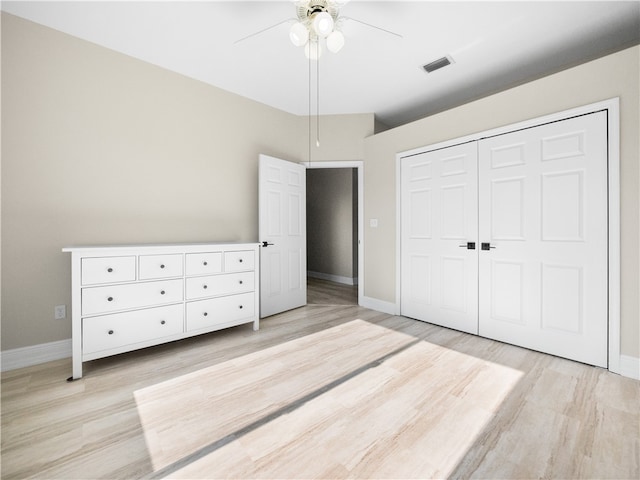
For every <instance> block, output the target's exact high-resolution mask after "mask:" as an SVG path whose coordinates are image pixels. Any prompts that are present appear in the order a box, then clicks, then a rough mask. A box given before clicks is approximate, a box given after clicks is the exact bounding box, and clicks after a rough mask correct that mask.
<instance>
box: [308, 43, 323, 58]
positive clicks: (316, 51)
mask: <svg viewBox="0 0 640 480" xmlns="http://www.w3.org/2000/svg"><path fill="white" fill-rule="evenodd" d="M304 54H305V55H306V57H307V58H308V59H310V60H318V59H319V58H320V57H321V56H322V46H321V45H320V43H319V42H318V41H317V40H316V41H315V42H309V43H307V44H306V45H305V46H304Z"/></svg>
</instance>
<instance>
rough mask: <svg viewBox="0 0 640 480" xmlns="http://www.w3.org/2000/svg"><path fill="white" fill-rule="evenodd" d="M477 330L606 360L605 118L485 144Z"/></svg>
mask: <svg viewBox="0 0 640 480" xmlns="http://www.w3.org/2000/svg"><path fill="white" fill-rule="evenodd" d="M478 170H479V171H478V175H479V185H480V188H479V200H480V201H479V207H480V211H479V220H480V222H479V224H480V230H479V234H480V235H479V242H486V243H489V244H490V247H491V249H490V250H482V249H481V250H479V269H480V284H479V300H480V303H479V333H480V335H482V336H484V337H489V338H493V339H496V340H500V341H503V342H507V343H512V344H516V345H520V346H523V347H527V348H531V349H534V350H538V351H542V352H546V353H550V354H554V355H558V356H561V357H565V358H570V359H573V360H577V361H580V362H584V363H589V364H592V365H597V366H601V367H606V366H607V328H608V327H607V321H608V317H607V265H608V263H607V198H608V197H607V116H606V113H605V112H598V113H594V114H589V115H584V116H581V117H576V118H572V119H568V120H564V121H560V122H555V123H551V124H547V125H542V126H539V127H535V128H529V129H526V130H521V131H517V132H513V133H509V134H505V135H500V136H496V137H493V138H488V139H484V140H481V141H480V142H479V169H478Z"/></svg>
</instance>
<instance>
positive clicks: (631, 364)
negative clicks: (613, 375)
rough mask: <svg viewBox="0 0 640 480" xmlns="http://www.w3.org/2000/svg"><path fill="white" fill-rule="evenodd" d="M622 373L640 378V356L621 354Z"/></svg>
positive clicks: (625, 375) (624, 375)
mask: <svg viewBox="0 0 640 480" xmlns="http://www.w3.org/2000/svg"><path fill="white" fill-rule="evenodd" d="M620 375H622V376H623V377H629V378H635V379H636V380H640V358H636V357H631V356H629V355H620Z"/></svg>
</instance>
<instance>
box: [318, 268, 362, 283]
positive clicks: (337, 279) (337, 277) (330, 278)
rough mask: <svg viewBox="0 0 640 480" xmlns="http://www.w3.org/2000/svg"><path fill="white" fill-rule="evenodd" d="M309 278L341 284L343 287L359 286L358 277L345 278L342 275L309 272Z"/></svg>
mask: <svg viewBox="0 0 640 480" xmlns="http://www.w3.org/2000/svg"><path fill="white" fill-rule="evenodd" d="M307 277H311V278H319V279H320V280H328V281H330V282H335V283H341V284H343V285H357V284H358V277H343V276H341V275H332V274H330V273H321V272H311V271H307Z"/></svg>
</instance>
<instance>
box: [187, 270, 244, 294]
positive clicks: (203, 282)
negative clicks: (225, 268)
mask: <svg viewBox="0 0 640 480" xmlns="http://www.w3.org/2000/svg"><path fill="white" fill-rule="evenodd" d="M254 276H255V275H254V273H253V272H244V273H230V274H224V275H209V276H206V277H193V278H187V289H186V292H187V294H186V297H187V300H193V299H196V298H205V297H214V296H220V295H230V294H234V293H243V292H253V290H254V288H255V286H254Z"/></svg>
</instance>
